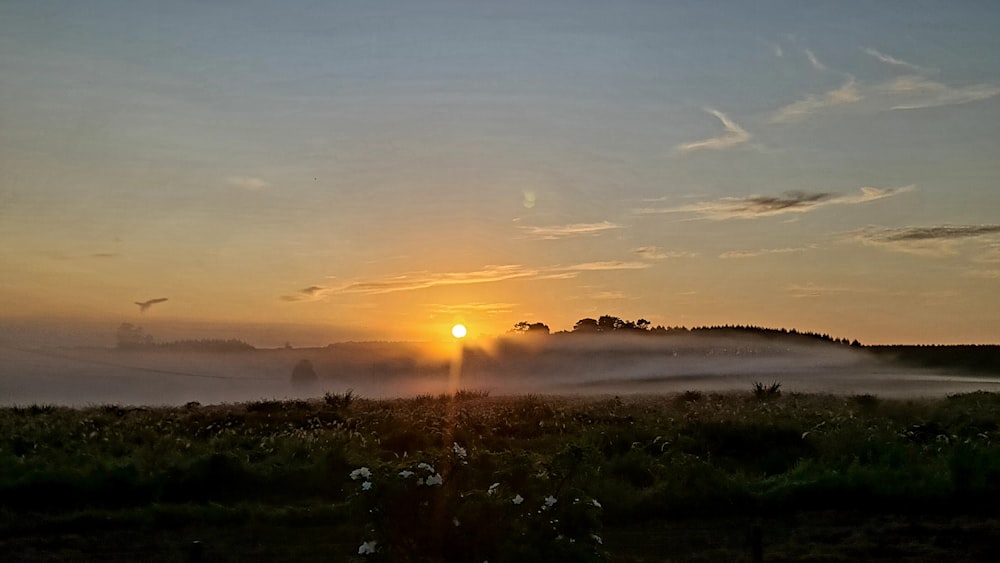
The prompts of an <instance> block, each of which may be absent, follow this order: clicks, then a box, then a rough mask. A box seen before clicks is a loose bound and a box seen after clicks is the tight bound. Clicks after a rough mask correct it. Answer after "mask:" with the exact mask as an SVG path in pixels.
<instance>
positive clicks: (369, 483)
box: [361, 481, 372, 491]
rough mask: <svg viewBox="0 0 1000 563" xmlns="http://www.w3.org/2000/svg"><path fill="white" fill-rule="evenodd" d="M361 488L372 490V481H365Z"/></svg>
mask: <svg viewBox="0 0 1000 563" xmlns="http://www.w3.org/2000/svg"><path fill="white" fill-rule="evenodd" d="M361 490H362V491H370V490H372V482H371V481H365V482H364V483H361Z"/></svg>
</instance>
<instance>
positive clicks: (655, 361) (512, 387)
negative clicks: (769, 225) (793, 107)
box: [0, 335, 1000, 406]
mask: <svg viewBox="0 0 1000 563" xmlns="http://www.w3.org/2000/svg"><path fill="white" fill-rule="evenodd" d="M302 360H308V361H309V362H310V363H311V365H312V366H313V369H314V371H315V374H316V380H315V381H314V382H311V383H307V384H297V385H293V383H292V381H291V377H290V376H291V373H292V370H293V368H294V367H295V365H296V364H297V363H299V362H300V361H302ZM758 381H759V382H763V383H767V384H769V383H771V382H779V383H781V385H782V390H784V391H786V392H803V393H805V392H809V393H837V394H863V393H869V394H876V395H879V396H885V397H911V396H944V395H947V394H952V393H963V392H971V391H976V390H986V391H1000V379H998V378H995V377H991V376H990V375H979V374H972V375H970V374H969V373H965V372H959V371H957V370H954V369H949V368H934V369H929V368H919V367H912V366H907V365H902V364H900V363H898V362H895V361H893V359H892V358H891V357H888V356H885V355H881V356H879V355H875V354H873V353H872V352H871V351H869V350H867V349H864V348H856V347H851V346H845V345H840V344H831V343H829V342H816V343H804V342H800V341H798V340H795V339H782V338H778V339H775V338H765V337H762V336H757V335H740V336H733V335H718V336H714V335H713V336H710V337H706V336H704V335H700V336H694V335H688V336H684V335H680V336H670V337H664V338H649V337H618V336H612V337H608V336H592V337H591V336H585V335H575V336H573V337H571V338H565V337H562V338H560V337H555V336H554V337H546V338H524V337H515V338H501V339H497V340H492V341H488V342H485V343H480V344H467V345H465V346H463V347H460V345H459V344H458V343H448V344H446V345H439V346H431V345H424V344H413V343H341V344H333V345H330V346H327V347H324V348H299V349H284V348H280V349H247V350H239V351H231V352H189V351H177V350H173V349H169V348H166V349H158V348H152V349H143V348H138V349H117V348H97V347H79V348H69V347H60V348H52V347H48V348H44V347H37V346H28V345H23V344H12V343H9V342H8V343H6V344H4V345H3V346H0V405H25V404H34V403H39V404H43V403H44V404H58V405H70V406H85V405H91V404H106V403H117V404H130V405H181V404H184V403H187V402H190V401H197V402H200V403H203V404H215V403H230V402H240V401H250V400H258V399H285V398H310V397H319V396H322V395H323V393H325V392H332V393H343V392H345V391H347V390H349V389H350V390H353V392H354V393H356V394H358V395H361V396H364V397H369V398H391V397H409V396H415V395H420V394H439V393H446V392H450V391H454V390H456V389H477V390H487V391H489V392H490V393H492V394H497V395H507V394H525V393H533V394H560V395H597V394H617V395H628V394H651V393H672V392H682V391H686V390H701V391H731V390H735V391H749V390H750V388H751V386H752V384H753V383H754V382H758Z"/></svg>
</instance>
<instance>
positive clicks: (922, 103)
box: [878, 76, 1000, 110]
mask: <svg viewBox="0 0 1000 563" xmlns="http://www.w3.org/2000/svg"><path fill="white" fill-rule="evenodd" d="M878 89H879V90H880V91H881V92H884V93H887V94H889V95H892V96H893V98H894V99H899V98H905V100H901V101H898V102H896V103H895V104H894V105H892V106H891V107H890V109H893V110H912V109H923V108H932V107H940V106H954V105H960V104H967V103H970V102H977V101H980V100H986V99H989V98H992V97H994V96H996V95H997V94H1000V86H997V85H994V84H972V85H969V86H962V87H957V88H956V87H953V86H949V85H947V84H944V83H942V82H936V81H934V80H930V79H928V78H925V77H923V76H900V77H898V78H896V79H893V80H891V81H889V82H886V83H884V84H881V85H879V86H878Z"/></svg>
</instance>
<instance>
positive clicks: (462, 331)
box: [451, 324, 469, 338]
mask: <svg viewBox="0 0 1000 563" xmlns="http://www.w3.org/2000/svg"><path fill="white" fill-rule="evenodd" d="M468 333H469V331H468V330H466V328H465V325H463V324H457V325H455V326H453V327H451V335H452V336H454V337H455V338H465V335H466V334H468Z"/></svg>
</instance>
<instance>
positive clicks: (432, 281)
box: [281, 260, 650, 302]
mask: <svg viewBox="0 0 1000 563" xmlns="http://www.w3.org/2000/svg"><path fill="white" fill-rule="evenodd" d="M649 267H650V264H649V263H646V262H625V261H616V260H609V261H598V262H583V263H579V264H572V265H568V266H563V265H556V266H547V267H542V268H528V267H525V266H522V265H519V264H507V265H502V266H493V265H490V266H484V267H483V268H482V269H480V270H473V271H468V272H426V271H422V272H408V273H405V274H399V275H395V276H387V277H383V278H373V279H360V280H354V281H351V282H347V283H344V284H341V285H331V286H319V285H313V286H309V287H307V288H305V289H301V290H299V291H298V292H297V293H295V294H293V295H284V296H282V297H281V299H282V300H284V301H291V302H295V301H316V300H319V299H322V298H324V297H326V296H329V295H383V294H387V293H396V292H400V291H415V290H420V289H429V288H432V287H441V286H452V285H470V284H483V283H495V282H501V281H506V280H515V279H521V280H527V279H533V280H553V279H573V278H576V277H577V276H579V275H580V274H583V273H586V272H607V271H616V270H642V269H646V268H649Z"/></svg>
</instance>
